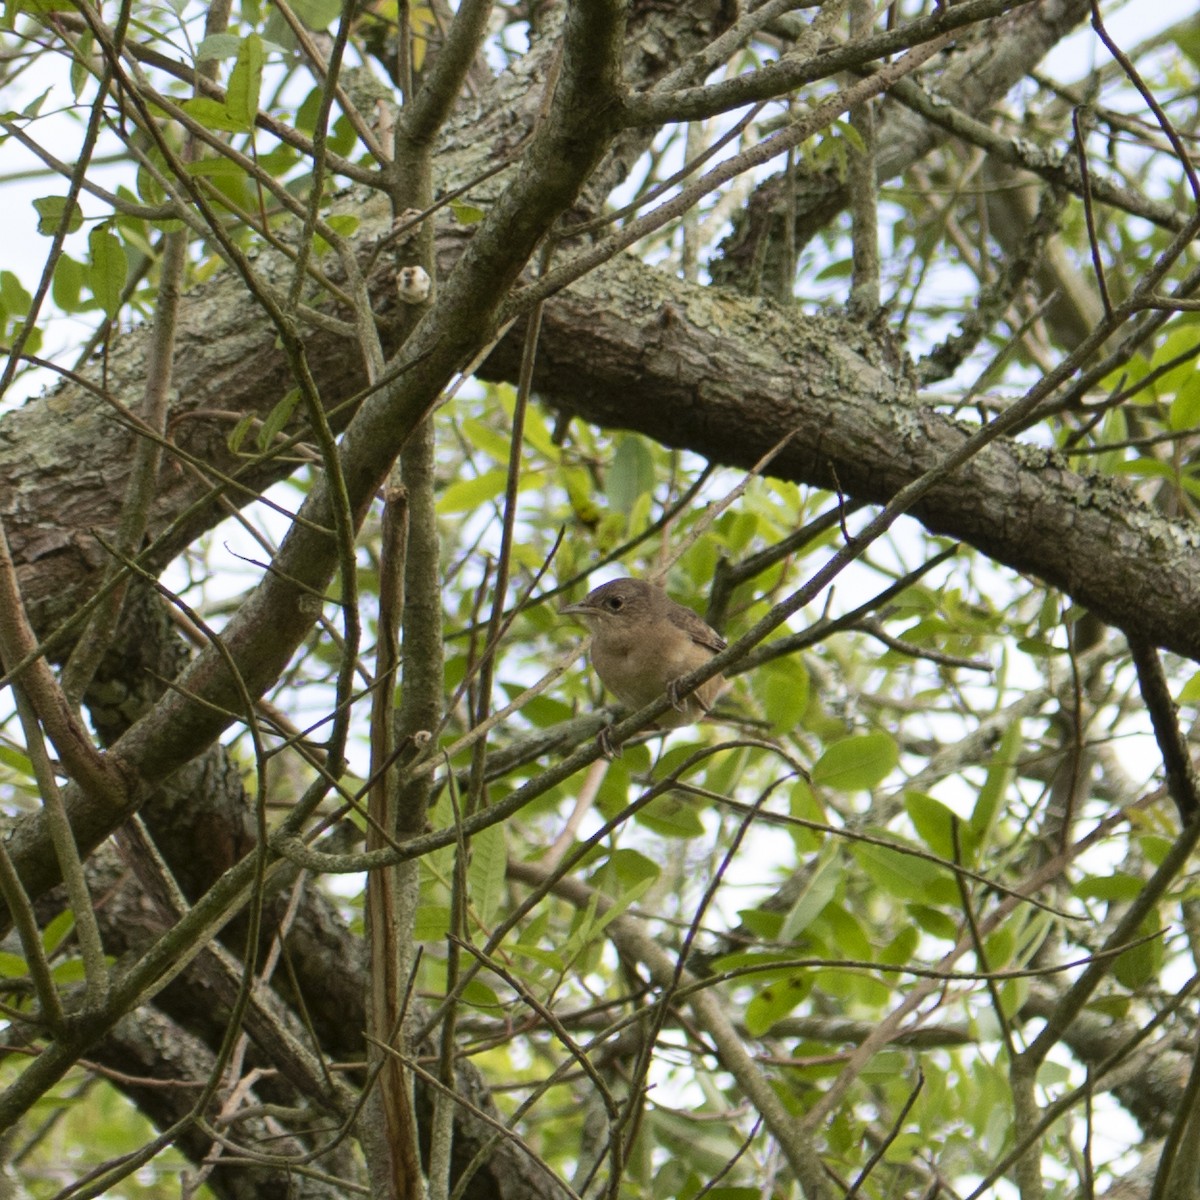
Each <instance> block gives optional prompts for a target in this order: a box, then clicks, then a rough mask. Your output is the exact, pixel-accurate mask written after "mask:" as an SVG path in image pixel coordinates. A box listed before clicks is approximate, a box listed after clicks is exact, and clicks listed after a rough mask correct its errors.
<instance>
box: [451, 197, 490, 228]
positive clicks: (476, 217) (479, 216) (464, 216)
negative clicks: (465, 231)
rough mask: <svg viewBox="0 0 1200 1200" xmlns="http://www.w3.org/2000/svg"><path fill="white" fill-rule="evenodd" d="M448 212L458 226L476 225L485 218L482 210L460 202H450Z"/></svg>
mask: <svg viewBox="0 0 1200 1200" xmlns="http://www.w3.org/2000/svg"><path fill="white" fill-rule="evenodd" d="M450 211H451V212H452V213H453V214H454V219H455V220H456V221H457V222H458V223H459V224H460V225H477V224H478V223H479V222H480V221H482V220H483V218H484V216H485V213H484V211H483V209H482V208H478V207H476V206H475V205H474V204H464V203H463V201H461V200H452V201H451V202H450Z"/></svg>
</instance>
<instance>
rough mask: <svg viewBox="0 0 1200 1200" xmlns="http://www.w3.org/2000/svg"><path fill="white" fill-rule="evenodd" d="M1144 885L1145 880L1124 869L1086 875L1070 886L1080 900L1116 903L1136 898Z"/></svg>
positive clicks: (1072, 892) (1073, 893) (1123, 902)
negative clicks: (1108, 873)
mask: <svg viewBox="0 0 1200 1200" xmlns="http://www.w3.org/2000/svg"><path fill="white" fill-rule="evenodd" d="M1145 886H1146V883H1145V880H1143V879H1139V878H1138V877H1137V876H1136V875H1130V874H1128V873H1127V872H1124V871H1115V872H1113V874H1111V875H1086V876H1084V878H1082V879H1081V880H1079V881H1078V883H1076V884H1075V886H1074V887H1072V888H1071V894H1072V895H1074V896H1078V897H1079V898H1080V899H1081V900H1108V901H1113V902H1116V903H1118V904H1125V903H1128V902H1129V901H1130V900H1136V899H1137V897H1138V896H1140V895H1141V892H1142V889H1143V888H1144V887H1145Z"/></svg>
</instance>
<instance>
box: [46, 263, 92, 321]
mask: <svg viewBox="0 0 1200 1200" xmlns="http://www.w3.org/2000/svg"><path fill="white" fill-rule="evenodd" d="M84 275H85V271H84V269H83V263H81V262H78V261H77V260H76V259H74V258H72V257H71V256H70V255H69V254H60V255H59V256H58V262H56V263H55V264H54V281H53V283H52V284H51V286H50V295H51V296H52V297H53V299H54V303H55V304H57V305H58V307H59V308H61V309H62V310H63V312H66V313H73V312H78V311H79V308H80V297H81V295H82V294H83V281H84Z"/></svg>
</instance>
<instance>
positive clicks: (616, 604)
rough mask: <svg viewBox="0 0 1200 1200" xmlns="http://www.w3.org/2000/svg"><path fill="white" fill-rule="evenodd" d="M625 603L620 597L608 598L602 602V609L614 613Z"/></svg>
mask: <svg viewBox="0 0 1200 1200" xmlns="http://www.w3.org/2000/svg"><path fill="white" fill-rule="evenodd" d="M624 603H625V601H624V600H622V599H621V597H620V596H609V598H608V599H607V600H605V602H604V607H605V608H608V609H611V610H612V611H613V612H616V611H617V610H618V609H619V608H621V606H622V605H623V604H624Z"/></svg>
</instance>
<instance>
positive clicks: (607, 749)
mask: <svg viewBox="0 0 1200 1200" xmlns="http://www.w3.org/2000/svg"><path fill="white" fill-rule="evenodd" d="M596 744H597V745H598V746H599V747H600V753H601V754H603V755H604V757H605V758H607V759H608V761H609V762H612V761H613V760H614V759H616V758H617V757H618V752H617V750H616V749H615V748H614V747H613V742H612V726H611V725H605V726H604V728H603V729H601V730H600V732H599V733H598V734H596Z"/></svg>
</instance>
